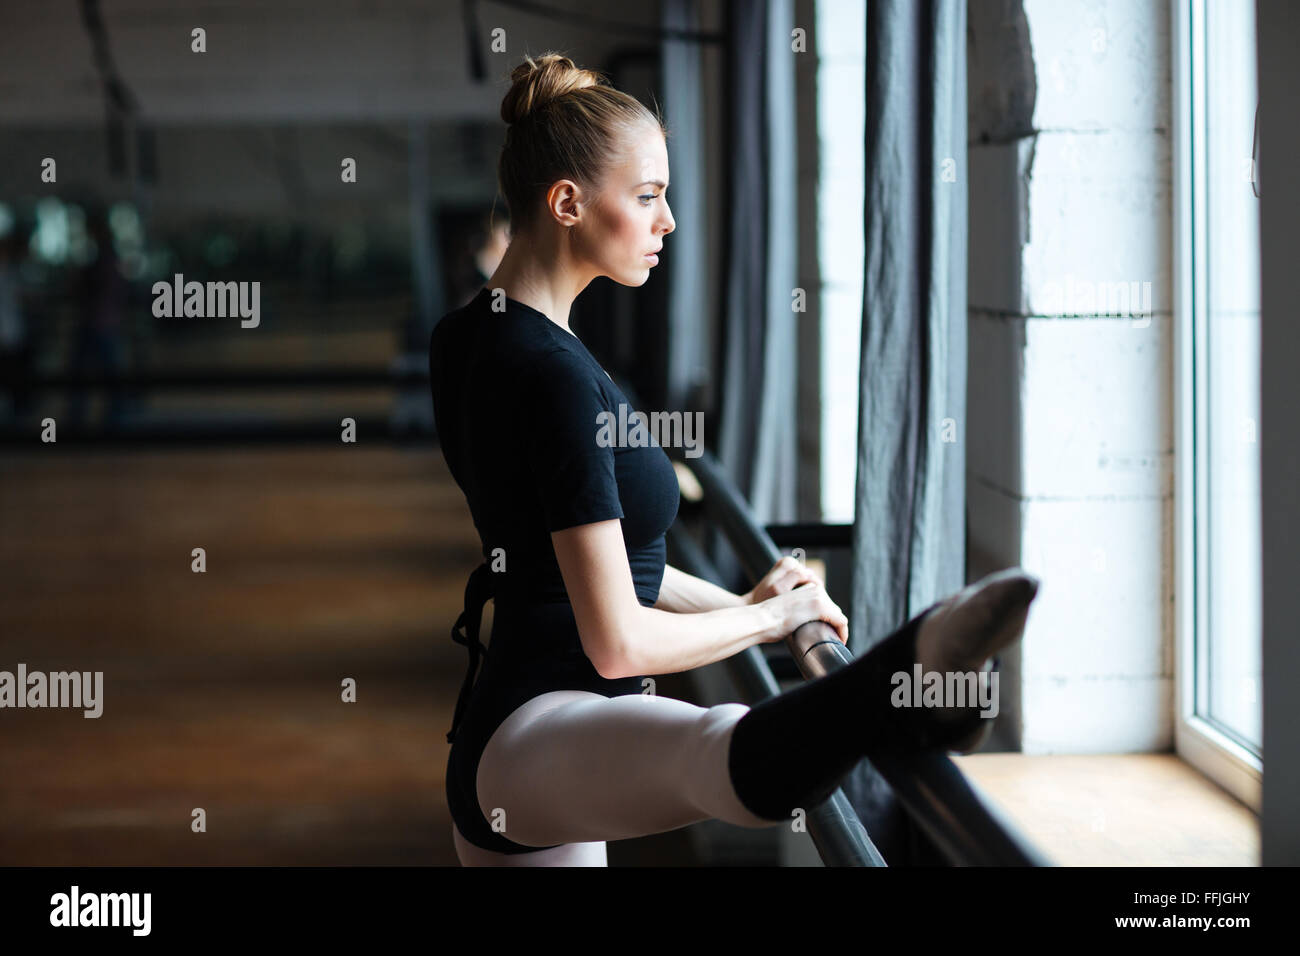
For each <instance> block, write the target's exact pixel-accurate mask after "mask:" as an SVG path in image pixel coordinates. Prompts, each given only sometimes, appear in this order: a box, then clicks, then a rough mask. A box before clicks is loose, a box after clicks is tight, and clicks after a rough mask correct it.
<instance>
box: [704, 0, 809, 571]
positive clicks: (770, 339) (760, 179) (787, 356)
mask: <svg viewBox="0 0 1300 956" xmlns="http://www.w3.org/2000/svg"><path fill="white" fill-rule="evenodd" d="M727 28H728V39H729V47H728V86H729V90H728V100H729V102H728V106H729V112H730V115H731V124H732V125H731V128H730V131H729V140H730V145H729V149H728V151H727V157H728V174H729V176H730V202H729V206H730V210H731V212H730V220H729V223H728V232H729V239H728V242H727V246H726V248H727V255H728V259H727V276H726V280H727V285H726V298H725V302H726V305H725V318H724V328H723V348H722V355H723V363H722V368H721V370H720V371H721V381H722V397H721V401H720V403H719V404H720V417H721V422H720V423H719V426H718V445H717V448H718V456H719V459H720V461H721V462H722V464H723V466H724V467H725V468H726V469H727V471H728V473H729V474H730V477H731V479H732V480H733V481H734V482H735V484H736V487H737V488H739V489H740V492H741V494H742V495H744V497H745V499H746V500H747V501H748V502H749V503H750V506H751V507H752V508H753V511H754V514H755V515H756V516H757V518H758V520H759V521H761V522H764V523H772V522H790V521H794V520H795V507H796V499H795V492H796V483H795V478H796V473H795V468H796V464H797V461H796V456H797V448H796V433H795V402H796V381H797V366H796V359H797V354H796V351H795V350H796V348H797V341H796V337H795V315H794V313H793V311H792V309H791V295H792V292H793V290H794V288H795V286H796V285H797V284H798V283H797V252H798V249H797V238H798V233H797V228H798V222H797V208H796V200H795V189H794V184H795V182H796V178H797V175H796V174H797V169H796V159H797V152H796V150H797V141H796V122H795V120H796V117H795V60H794V58H795V56H796V54H795V53H793V52H792V50H791V47H790V42H791V41H790V33H791V31H792V30H793V29H794V10H793V0H765V2H761V3H754V2H734V0H733V2H732V3H730V4H728V8H727ZM712 550H713V557H714V560H715V562H716V563H717V566H718V568H719V570H720V571H721V572H722V574H723V575H724V577H726V578H735V577H736V574H737V571H738V568H737V566H736V564H735V562H734V560H733V558H732V555H731V553H730V551H729V550H728V549H727V548H726V547H725V545H722V544H721V542H720V538H719V539H715V541H714V547H713V549H712ZM748 586H749V585H748V584H746V585H745V587H748Z"/></svg>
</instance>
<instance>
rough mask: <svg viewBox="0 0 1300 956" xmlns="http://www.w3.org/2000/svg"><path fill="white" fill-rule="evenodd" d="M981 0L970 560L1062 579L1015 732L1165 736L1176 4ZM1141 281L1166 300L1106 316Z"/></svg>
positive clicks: (1056, 745) (1011, 676)
mask: <svg viewBox="0 0 1300 956" xmlns="http://www.w3.org/2000/svg"><path fill="white" fill-rule="evenodd" d="M968 16H969V17H970V22H971V30H970V35H971V37H972V38H973V40H972V44H973V46H972V49H971V50H970V64H971V67H970V69H971V75H970V83H971V93H972V116H971V121H970V123H971V138H972V141H971V144H970V151H969V152H970V155H969V168H970V170H971V184H970V186H971V188H970V197H971V199H970V228H971V243H970V248H971V260H970V320H971V325H970V337H969V347H970V355H969V361H970V384H969V389H970V396H969V409H968V412H969V415H968V422H969V433H970V436H971V448H970V449H969V454H968V457H967V461H968V474H967V479H968V481H967V492H968V494H967V500H968V509H969V510H968V513H969V516H970V537H969V541H970V549H971V555H970V559H971V560H970V565H971V566H970V572H971V577H972V579H974V578H978V577H980V576H982V575H983V574H985V573H987V572H988V571H990V570H994V569H996V568H999V567H1005V566H1008V565H1016V564H1018V565H1020V566H1022V567H1024V568H1026V569H1027V570H1029V571H1031V572H1033V573H1034V574H1037V575H1039V576H1040V577H1041V578H1042V582H1043V585H1042V589H1041V591H1040V592H1039V597H1038V599H1037V601H1036V602H1035V604H1034V608H1033V611H1032V612H1031V615H1030V619H1029V625H1028V628H1027V630H1026V635H1025V640H1024V642H1023V644H1022V649H1021V652H1020V653H1018V654H1010V655H1007V657H1006V659H1005V660H1004V669H1005V670H1006V671H1007V678H1008V681H1007V683H1004V688H1005V687H1006V686H1007V684H1008V683H1009V684H1017V685H1018V688H1019V693H1018V694H1014V693H1013V694H1010V695H1008V696H1009V698H1010V699H1009V700H1007V701H1004V707H1003V709H1004V712H1005V713H1006V714H1007V717H1006V720H1007V723H1008V726H1009V728H1010V729H1011V731H1012V734H1011V736H1012V740H1011V741H1010V742H1011V744H1012V745H1013V746H1014V744H1015V743H1016V740H1015V738H1016V737H1017V736H1018V738H1019V741H1018V742H1019V743H1020V745H1021V747H1022V749H1023V750H1024V751H1025V752H1027V753H1104V752H1129V751H1146V750H1159V749H1165V748H1167V747H1169V746H1170V745H1171V743H1172V739H1173V738H1172V710H1173V707H1172V703H1173V670H1172V655H1171V648H1172V636H1173V604H1172V600H1173V595H1172V574H1171V555H1172V552H1171V528H1172V524H1171V521H1172V468H1173V460H1172V435H1173V428H1172V418H1173V409H1172V345H1173V342H1172V326H1171V321H1172V320H1171V301H1172V299H1171V296H1172V283H1171V269H1172V255H1171V249H1172V247H1171V242H1170V239H1171V236H1170V224H1171V207H1170V198H1171V197H1170V183H1171V166H1170V140H1169V128H1170V115H1169V103H1170V96H1169V94H1170V87H1169V75H1170V60H1169V22H1168V5H1167V4H1165V3H1163V2H1160V0H1144V2H1133V0H1109V2H1088V3H1085V2H1081V0H1026V2H1024V4H1023V7H1022V6H1021V4H1020V3H1016V2H1010V0H1006V2H998V3H988V2H972V3H971V4H970V5H969V8H968ZM1031 102H1032V109H1030V108H1029V107H1028V104H1029V103H1031ZM1017 111H1019V113H1018V114H1017ZM1121 283H1124V284H1125V285H1124V286H1123V291H1124V292H1128V291H1129V289H1130V288H1132V289H1133V291H1135V292H1136V293H1137V295H1136V296H1135V297H1134V299H1135V301H1132V302H1131V303H1130V305H1129V308H1130V309H1132V310H1134V311H1142V310H1144V309H1147V308H1149V310H1150V314H1148V315H1137V316H1132V317H1121V316H1114V315H1107V313H1108V312H1111V311H1114V309H1115V306H1116V305H1117V304H1118V303H1117V302H1114V301H1112V302H1111V303H1110V304H1108V303H1107V293H1108V292H1111V293H1115V292H1118V291H1120V289H1121V286H1120V284H1121ZM1130 283H1131V284H1133V285H1132V286H1130V285H1129V284H1130ZM1087 284H1090V285H1087ZM1148 290H1149V300H1148V299H1147V297H1146V296H1147V294H1148ZM1089 292H1091V293H1093V294H1092V295H1091V296H1089V295H1088V293H1089ZM1089 298H1091V300H1092V301H1089ZM1148 303H1149V304H1148Z"/></svg>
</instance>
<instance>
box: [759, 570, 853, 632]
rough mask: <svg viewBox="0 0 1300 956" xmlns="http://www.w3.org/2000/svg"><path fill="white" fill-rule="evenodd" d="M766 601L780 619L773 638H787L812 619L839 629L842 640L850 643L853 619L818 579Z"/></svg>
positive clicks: (777, 618)
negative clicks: (832, 598)
mask: <svg viewBox="0 0 1300 956" xmlns="http://www.w3.org/2000/svg"><path fill="white" fill-rule="evenodd" d="M764 603H765V604H766V605H768V606H769V607H770V608H771V609H772V612H773V614H775V615H776V620H777V621H778V622H779V626H778V628H777V633H776V635H775V636H774V637H772V638H771V640H772V641H779V640H784V639H785V638H786V637H787V636H788V635H790V634H793V633H794V632H795V630H796V629H798V628H800V627H802V626H803V625H804V624H807V623H808V622H809V621H825V622H826V623H827V624H829V625H830V626H831V627H833V628H834V629H835V633H836V636H838V637H839V639H840V642H841V643H843V644H844V645H845V646H846V647H847V646H848V643H849V619H848V618H847V617H846V616H845V614H844V612H843V611H841V610H840V608H839V605H838V604H836V603H835V602H834V601H832V600H831V599H830V595H828V594H827V593H826V589H825V588H824V587H822V583H821V582H820V581H818V580H816V579H815V578H814V579H813V580H812V581H806V582H804V583H802V584H800V585H799V586H798V587H796V588H793V589H792V590H790V591H787V592H786V593H785V594H780V595H777V596H776V597H774V598H769V599H768V600H767V601H765V602H764Z"/></svg>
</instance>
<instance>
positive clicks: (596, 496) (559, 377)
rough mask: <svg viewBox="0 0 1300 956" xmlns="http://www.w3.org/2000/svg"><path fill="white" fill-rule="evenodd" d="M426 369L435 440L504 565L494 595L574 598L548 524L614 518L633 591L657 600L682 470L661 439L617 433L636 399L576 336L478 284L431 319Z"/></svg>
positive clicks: (485, 545)
mask: <svg viewBox="0 0 1300 956" xmlns="http://www.w3.org/2000/svg"><path fill="white" fill-rule="evenodd" d="M494 306H495V307H494ZM498 310H499V311H498ZM430 377H431V384H432V389H433V405H434V416H435V424H436V426H437V430H438V437H439V443H440V445H441V447H442V451H443V455H444V457H445V458H446V460H447V464H448V467H449V468H450V470H451V473H452V476H453V477H454V478H455V480H456V483H457V484H458V485H459V486H460V488H461V490H462V491H463V492H464V493H465V498H466V501H467V503H468V504H469V508H470V513H471V514H472V516H473V519H474V524H475V527H476V528H477V529H478V532H479V537H480V539H481V543H482V549H483V557H484V560H485V561H487V562H493V561H494V560H498V559H499V560H500V562H501V563H503V564H504V573H503V574H502V575H500V576H499V577H500V580H499V581H498V582H496V583H497V586H498V588H499V589H500V593H499V594H498V596H497V603H498V607H499V606H500V605H501V603H502V598H503V596H504V598H505V599H506V600H508V601H512V602H515V603H529V602H542V603H545V602H560V601H562V602H567V600H568V598H567V594H566V593H565V589H564V580H563V577H562V576H561V574H560V569H559V565H558V563H557V562H556V559H555V551H554V548H553V547H552V543H551V538H550V534H551V532H553V531H561V530H563V529H565V528H571V527H574V526H577V525H582V524H589V523H592V522H597V521H606V520H611V519H618V520H619V521H620V522H621V528H622V532H623V539H624V544H625V547H626V550H627V556H628V564H629V567H630V569H631V572H632V580H633V584H634V585H635V588H636V594H637V599H638V601H640V602H641V604H643V605H645V606H650V605H653V604H654V602H655V601H656V600H657V599H658V596H659V587H660V585H661V584H662V581H663V572H664V566H665V556H666V547H665V537H664V535H665V532H666V531H667V530H668V528H669V526H670V525H671V524H672V522H673V520H674V519H675V517H676V515H677V509H678V505H679V502H680V498H679V492H678V485H677V478H676V474H675V472H674V470H673V465H672V462H671V461H670V460H669V459H668V456H667V455H666V454H665V453H664V450H663V449H662V448H661V447H659V446H658V445H657V444H653V443H650V444H645V443H636V442H627V441H623V440H621V438H622V436H625V435H626V434H627V431H628V429H627V428H626V422H627V421H628V419H629V417H631V416H632V415H633V414H634V413H635V411H636V410H635V409H633V408H632V406H631V403H630V402H629V401H628V399H627V397H626V396H625V395H624V393H623V392H622V390H621V389H620V388H619V387H618V385H617V384H616V383H614V382H613V381H612V380H611V379H610V377H609V375H608V374H607V373H606V372H605V370H604V369H603V368H602V367H601V365H600V363H599V362H597V361H596V359H595V357H594V356H592V354H591V353H590V352H589V351H588V350H587V348H586V346H584V345H583V344H582V342H581V340H579V339H578V338H577V337H576V336H574V335H572V334H571V333H569V332H566V331H565V330H564V329H562V328H561V327H560V326H558V325H557V324H556V323H554V322H552V321H551V320H550V319H549V318H547V317H546V316H545V315H544V314H543V313H541V312H539V311H538V310H536V309H533V308H531V307H530V306H526V305H524V304H523V303H520V302H517V301H515V300H513V299H509V298H505V297H503V296H499V295H495V294H494V293H493V292H491V291H489V290H488V289H483V290H481V291H480V292H479V293H478V294H477V295H476V296H475V297H474V299H473V300H472V301H471V302H469V303H468V304H467V305H465V306H464V307H462V308H460V309H457V310H456V311H454V312H451V313H448V314H447V315H446V316H444V317H443V318H442V320H441V321H440V322H439V323H438V325H437V326H436V327H435V329H434V332H433V336H432V339H431V343H430ZM620 425H622V426H623V427H620ZM494 577H497V575H494Z"/></svg>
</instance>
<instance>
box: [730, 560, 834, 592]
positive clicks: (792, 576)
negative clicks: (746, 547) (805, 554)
mask: <svg viewBox="0 0 1300 956" xmlns="http://www.w3.org/2000/svg"><path fill="white" fill-rule="evenodd" d="M809 581H820V579H819V578H818V577H817V575H815V574H813V573H812V571H811V570H810V569H809V568H808V566H807V565H806V564H804V563H803V562H802V561H796V560H795V559H794V558H792V557H789V556H788V555H787V556H786V557H784V558H782V559H781V560H780V561H778V562H776V564H774V565H772V570H771V571H768V572H767V574H765V575H764V576H763V580H761V581H759V582H758V583H757V584H755V585H754V588H753V590H752V591H749V592H747V593H746V594H745V595H744V597H745V603H746V604H761V603H762V602H763V601H766V600H767V599H768V598H774V597H776V596H777V595H778V594H785V593H786V592H787V591H792V590H794V589H795V588H797V587H798V586H799V585H801V584H803V583H805V582H809Z"/></svg>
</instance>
